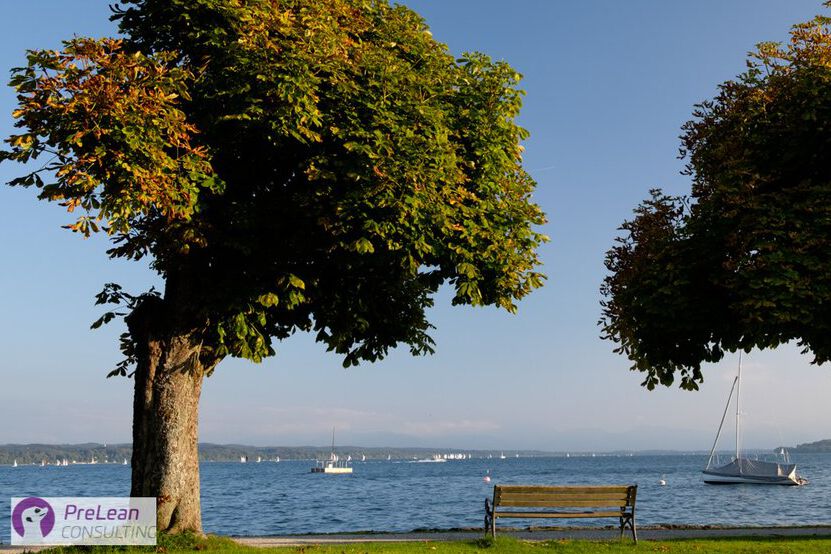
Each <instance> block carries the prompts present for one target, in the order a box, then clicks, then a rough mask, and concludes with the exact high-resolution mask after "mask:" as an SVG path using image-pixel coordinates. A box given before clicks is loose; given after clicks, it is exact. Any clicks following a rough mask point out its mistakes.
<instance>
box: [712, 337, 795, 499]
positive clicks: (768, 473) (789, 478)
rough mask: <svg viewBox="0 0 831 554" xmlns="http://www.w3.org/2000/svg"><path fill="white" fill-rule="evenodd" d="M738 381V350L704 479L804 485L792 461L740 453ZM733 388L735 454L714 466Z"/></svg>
mask: <svg viewBox="0 0 831 554" xmlns="http://www.w3.org/2000/svg"><path fill="white" fill-rule="evenodd" d="M741 384H742V356H741V353H739V370H738V372H737V373H736V377H735V379H733V386H732V387H730V395H729V396H728V397H727V405H726V406H724V413H723V414H722V416H721V423H720V424H719V426H718V432H716V439H715V440H714V441H713V448H711V449H710V457H709V459H708V460H707V467H705V468H704V470H703V472H702V473H703V474H704V478H703V479H704V482H705V483H709V484H711V485H737V484H742V483H748V484H754V485H791V486H793V485H804V484H806V483H808V481H807V479H804V478H803V477H800V476H799V475H798V474H797V473H796V464H791V463H788V460H787V459H786V460H785V463H778V462H764V461H761V460H751V459H748V458H744V457H742V455H741V448H740V446H741V442H740V441H741V427H740V421H741V417H740V416H741V399H740V393H741ZM733 391H735V392H736V456H735V458H733V460H732V461H731V462H730V463H728V464H726V465H723V466H718V467H715V466H714V465H713V458H714V457H715V451H716V446H717V445H718V439H719V436H720V435H721V429H722V427H723V426H724V418H725V417H726V416H727V410H728V409H729V408H730V401H731V400H732V399H733Z"/></svg>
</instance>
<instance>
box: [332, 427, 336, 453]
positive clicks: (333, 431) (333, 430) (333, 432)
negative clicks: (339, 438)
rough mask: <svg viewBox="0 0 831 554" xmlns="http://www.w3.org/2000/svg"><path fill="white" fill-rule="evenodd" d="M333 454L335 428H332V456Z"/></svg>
mask: <svg viewBox="0 0 831 554" xmlns="http://www.w3.org/2000/svg"><path fill="white" fill-rule="evenodd" d="M334 454H335V428H334V427H332V455H334Z"/></svg>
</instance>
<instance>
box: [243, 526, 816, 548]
mask: <svg viewBox="0 0 831 554" xmlns="http://www.w3.org/2000/svg"><path fill="white" fill-rule="evenodd" d="M496 533H497V535H499V534H500V530H499V529H497V531H496ZM501 534H505V535H510V536H512V537H516V538H518V539H523V540H533V541H545V540H556V539H581V540H610V539H616V538H618V537H619V531H618V530H617V529H612V528H605V529H604V528H586V527H577V528H563V529H540V530H518V529H515V530H510V531H508V530H506V531H502V532H501ZM482 536H483V533H482V531H480V530H475V531H441V532H417V533H366V534H361V533H357V534H348V535H337V534H335V535H292V536H276V537H233V539H234V540H235V541H237V542H239V543H240V544H244V545H247V546H259V547H267V546H304V545H311V544H349V543H356V542H402V541H425V542H429V541H464V540H475V539H478V538H481V537H482ZM628 536H629V537H631V534H630V535H628ZM829 536H831V525H829V526H827V527H719V528H713V527H675V528H665V527H661V528H658V527H643V528H638V540H670V539H703V538H712V537H829Z"/></svg>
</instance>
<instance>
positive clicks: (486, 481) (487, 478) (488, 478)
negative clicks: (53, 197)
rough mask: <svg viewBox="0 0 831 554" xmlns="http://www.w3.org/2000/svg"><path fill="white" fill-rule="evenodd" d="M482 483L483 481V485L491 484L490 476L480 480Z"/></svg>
mask: <svg viewBox="0 0 831 554" xmlns="http://www.w3.org/2000/svg"><path fill="white" fill-rule="evenodd" d="M482 481H484V482H485V483H490V482H491V476H490V475H485V476H484V477H483V478H482Z"/></svg>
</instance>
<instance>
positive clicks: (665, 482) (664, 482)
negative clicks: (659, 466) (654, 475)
mask: <svg viewBox="0 0 831 554" xmlns="http://www.w3.org/2000/svg"><path fill="white" fill-rule="evenodd" d="M658 484H659V485H661V486H662V487H665V486H666V484H667V480H666V479H664V476H663V475H661V478H660V479H658Z"/></svg>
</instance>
